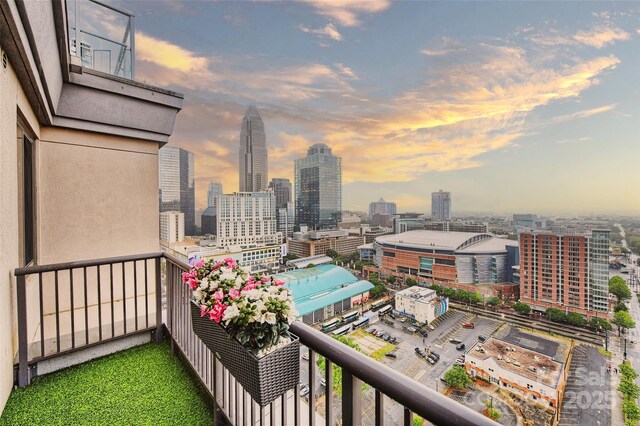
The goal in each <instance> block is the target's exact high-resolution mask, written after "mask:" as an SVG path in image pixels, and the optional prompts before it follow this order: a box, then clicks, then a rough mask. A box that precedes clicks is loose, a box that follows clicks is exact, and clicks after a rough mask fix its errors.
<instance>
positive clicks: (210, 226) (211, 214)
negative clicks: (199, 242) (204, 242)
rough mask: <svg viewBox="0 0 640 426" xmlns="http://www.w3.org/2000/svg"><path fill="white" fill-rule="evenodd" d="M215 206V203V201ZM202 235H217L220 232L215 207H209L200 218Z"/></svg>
mask: <svg viewBox="0 0 640 426" xmlns="http://www.w3.org/2000/svg"><path fill="white" fill-rule="evenodd" d="M214 204H215V201H214ZM200 218H201V219H200V223H201V224H202V225H201V230H202V235H216V233H217V230H218V224H217V219H218V217H217V214H216V207H215V205H213V206H209V207H207V208H206V209H205V210H204V211H203V212H202V215H201V216H200Z"/></svg>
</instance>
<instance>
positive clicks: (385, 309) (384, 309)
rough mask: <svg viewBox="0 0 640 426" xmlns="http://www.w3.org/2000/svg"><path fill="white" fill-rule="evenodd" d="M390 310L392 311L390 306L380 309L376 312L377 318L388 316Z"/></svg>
mask: <svg viewBox="0 0 640 426" xmlns="http://www.w3.org/2000/svg"><path fill="white" fill-rule="evenodd" d="M391 309H393V308H392V307H391V305H387V306H385V307H384V308H382V309H380V311H379V312H378V316H380V315H384V314H388V313H389V312H391Z"/></svg>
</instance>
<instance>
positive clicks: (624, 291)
mask: <svg viewBox="0 0 640 426" xmlns="http://www.w3.org/2000/svg"><path fill="white" fill-rule="evenodd" d="M609 293H611V294H613V295H614V296H616V298H617V299H618V303H620V302H622V301H623V300H629V299H631V290H629V286H627V282H626V281H625V280H623V279H622V278H620V277H618V276H615V277H611V279H610V280H609Z"/></svg>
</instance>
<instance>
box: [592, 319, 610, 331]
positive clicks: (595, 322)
mask: <svg viewBox="0 0 640 426" xmlns="http://www.w3.org/2000/svg"><path fill="white" fill-rule="evenodd" d="M589 326H590V327H591V328H593V329H594V330H600V329H603V330H607V331H611V328H612V327H611V324H609V321H607V320H606V319H604V318H597V317H594V318H591V321H589Z"/></svg>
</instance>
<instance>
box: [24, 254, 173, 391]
mask: <svg viewBox="0 0 640 426" xmlns="http://www.w3.org/2000/svg"><path fill="white" fill-rule="evenodd" d="M161 259H162V253H161V252H156V253H148V254H141V255H133V256H120V257H111V258H105V259H97V260H88V261H81V262H69V263H58V264H50V265H38V266H27V267H24V268H18V269H16V270H15V272H14V273H15V276H16V279H17V307H18V384H19V385H20V386H26V385H27V384H29V383H30V382H31V379H32V378H33V377H35V376H36V375H37V368H35V367H36V366H37V364H38V363H39V362H43V361H46V360H48V359H52V358H56V357H59V356H61V355H66V354H69V353H71V352H75V351H78V350H81V349H86V348H88V347H92V346H97V345H101V344H104V343H108V342H111V341H114V340H117V339H121V338H124V337H129V336H132V335H136V334H140V333H144V332H151V331H155V334H156V339H161V338H162V303H161V295H162V289H161V276H160V261H161Z"/></svg>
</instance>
